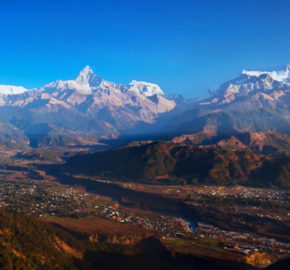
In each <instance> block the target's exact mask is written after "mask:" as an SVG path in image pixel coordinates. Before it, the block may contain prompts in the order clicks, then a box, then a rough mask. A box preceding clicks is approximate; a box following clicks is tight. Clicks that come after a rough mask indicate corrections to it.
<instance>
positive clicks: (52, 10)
mask: <svg viewBox="0 0 290 270" xmlns="http://www.w3.org/2000/svg"><path fill="white" fill-rule="evenodd" d="M289 12H290V1H289V0H271V1H270V0H251V1H249V0H219V1H216V0H211V1H209V0H201V1H197V0H178V1H177V0H175V1H173V0H166V1H165V0H138V1H137V0H135V1H132V0H115V1H113V0H81V1H80V0H37V1H36V0H25V1H23V0H9V1H7V0H0V84H10V85H21V86H24V87H26V88H30V89H31V88H35V87H40V86H43V85H45V84H47V83H49V82H52V81H55V80H58V79H62V80H68V79H74V78H75V77H76V76H77V74H78V73H79V71H80V70H81V69H82V68H84V67H85V66H86V65H89V66H90V67H91V68H92V69H93V70H94V72H95V73H96V74H97V75H99V76H101V77H102V78H104V79H105V80H109V81H113V82H116V83H123V84H128V83H129V82H130V81H131V80H141V81H148V82H153V83H157V84H159V85H160V86H161V88H162V89H163V90H164V91H165V92H166V93H179V94H182V95H184V96H186V97H193V96H196V95H202V94H203V93H206V92H207V90H208V89H212V90H215V89H216V88H217V87H218V86H219V85H220V84H221V83H223V82H224V81H226V80H229V79H233V78H235V77H237V76H239V74H240V72H241V70H242V69H250V70H251V69H258V70H271V69H278V68H281V67H283V65H286V64H287V63H290V27H289V26H290V16H289Z"/></svg>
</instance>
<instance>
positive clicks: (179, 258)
mask: <svg viewBox="0 0 290 270" xmlns="http://www.w3.org/2000/svg"><path fill="white" fill-rule="evenodd" d="M136 248H137V249H138V250H139V253H137V254H134V255H125V254H119V253H114V252H103V251H102V252H99V251H97V252H94V251H89V252H86V253H85V254H84V259H83V261H82V262H81V265H80V268H81V269H88V270H91V269H106V270H111V269H118V270H123V269H124V270H131V269H132V270H136V269H137V270H143V269H144V270H145V269H146V270H148V269H150V270H155V269H156V270H163V269H164V270H183V269H184V270H234V269H235V270H244V269H247V270H251V269H254V268H253V267H250V266H248V265H245V264H240V263H234V262H230V261H226V260H216V259H202V258H197V257H194V256H191V255H180V254H175V256H174V257H173V256H172V254H171V252H170V251H168V250H167V249H166V247H165V246H164V245H163V244H162V243H161V242H160V240H158V239H156V238H154V237H148V238H145V239H143V240H141V241H140V242H139V243H138V244H137V245H136Z"/></svg>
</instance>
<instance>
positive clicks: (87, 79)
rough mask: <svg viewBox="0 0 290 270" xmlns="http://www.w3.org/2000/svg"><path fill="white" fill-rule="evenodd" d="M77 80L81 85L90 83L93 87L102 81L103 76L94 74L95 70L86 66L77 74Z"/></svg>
mask: <svg viewBox="0 0 290 270" xmlns="http://www.w3.org/2000/svg"><path fill="white" fill-rule="evenodd" d="M75 82H76V83H78V84H81V85H89V86H91V87H96V86H98V85H99V84H100V83H101V82H102V78H100V77H98V76H97V75H96V74H94V72H93V70H92V69H91V68H90V67H89V66H86V67H85V68H84V69H83V70H82V71H81V72H80V73H79V75H78V76H77V78H76V79H75Z"/></svg>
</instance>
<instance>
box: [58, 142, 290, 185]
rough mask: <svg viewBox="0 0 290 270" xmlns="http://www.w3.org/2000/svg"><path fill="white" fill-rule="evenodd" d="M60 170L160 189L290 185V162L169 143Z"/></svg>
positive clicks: (87, 157)
mask: <svg viewBox="0 0 290 270" xmlns="http://www.w3.org/2000/svg"><path fill="white" fill-rule="evenodd" d="M59 170H61V171H62V172H69V173H74V174H86V175H91V176H99V177H106V178H114V179H118V180H133V181H143V182H157V183H158V182H159V183H160V182H162V181H165V182H170V181H171V182H172V183H175V184H176V183H177V184H178V183H184V182H187V183H206V184H237V183H238V184H246V185H259V186H268V185H276V186H289V185H290V182H289V179H290V158H287V157H281V158H273V157H266V156H263V155H259V154H255V153H253V152H251V151H232V150H225V149H221V148H217V147H216V148H212V147H197V146H188V145H176V144H173V143H166V142H155V143H150V144H145V145H141V146H132V147H125V148H120V149H116V150H110V151H106V152H100V153H95V154H81V155H77V156H75V157H72V158H71V159H70V160H69V161H68V162H67V163H66V164H65V165H62V166H60V167H59Z"/></svg>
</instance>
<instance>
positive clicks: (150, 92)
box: [129, 80, 164, 97]
mask: <svg viewBox="0 0 290 270" xmlns="http://www.w3.org/2000/svg"><path fill="white" fill-rule="evenodd" d="M129 91H133V92H135V93H137V94H139V95H144V96H146V97H151V96H154V95H160V96H163V95H164V93H163V91H162V90H161V88H160V86H159V85H157V84H154V83H148V82H141V81H135V80H133V81H132V82H130V84H129Z"/></svg>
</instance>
